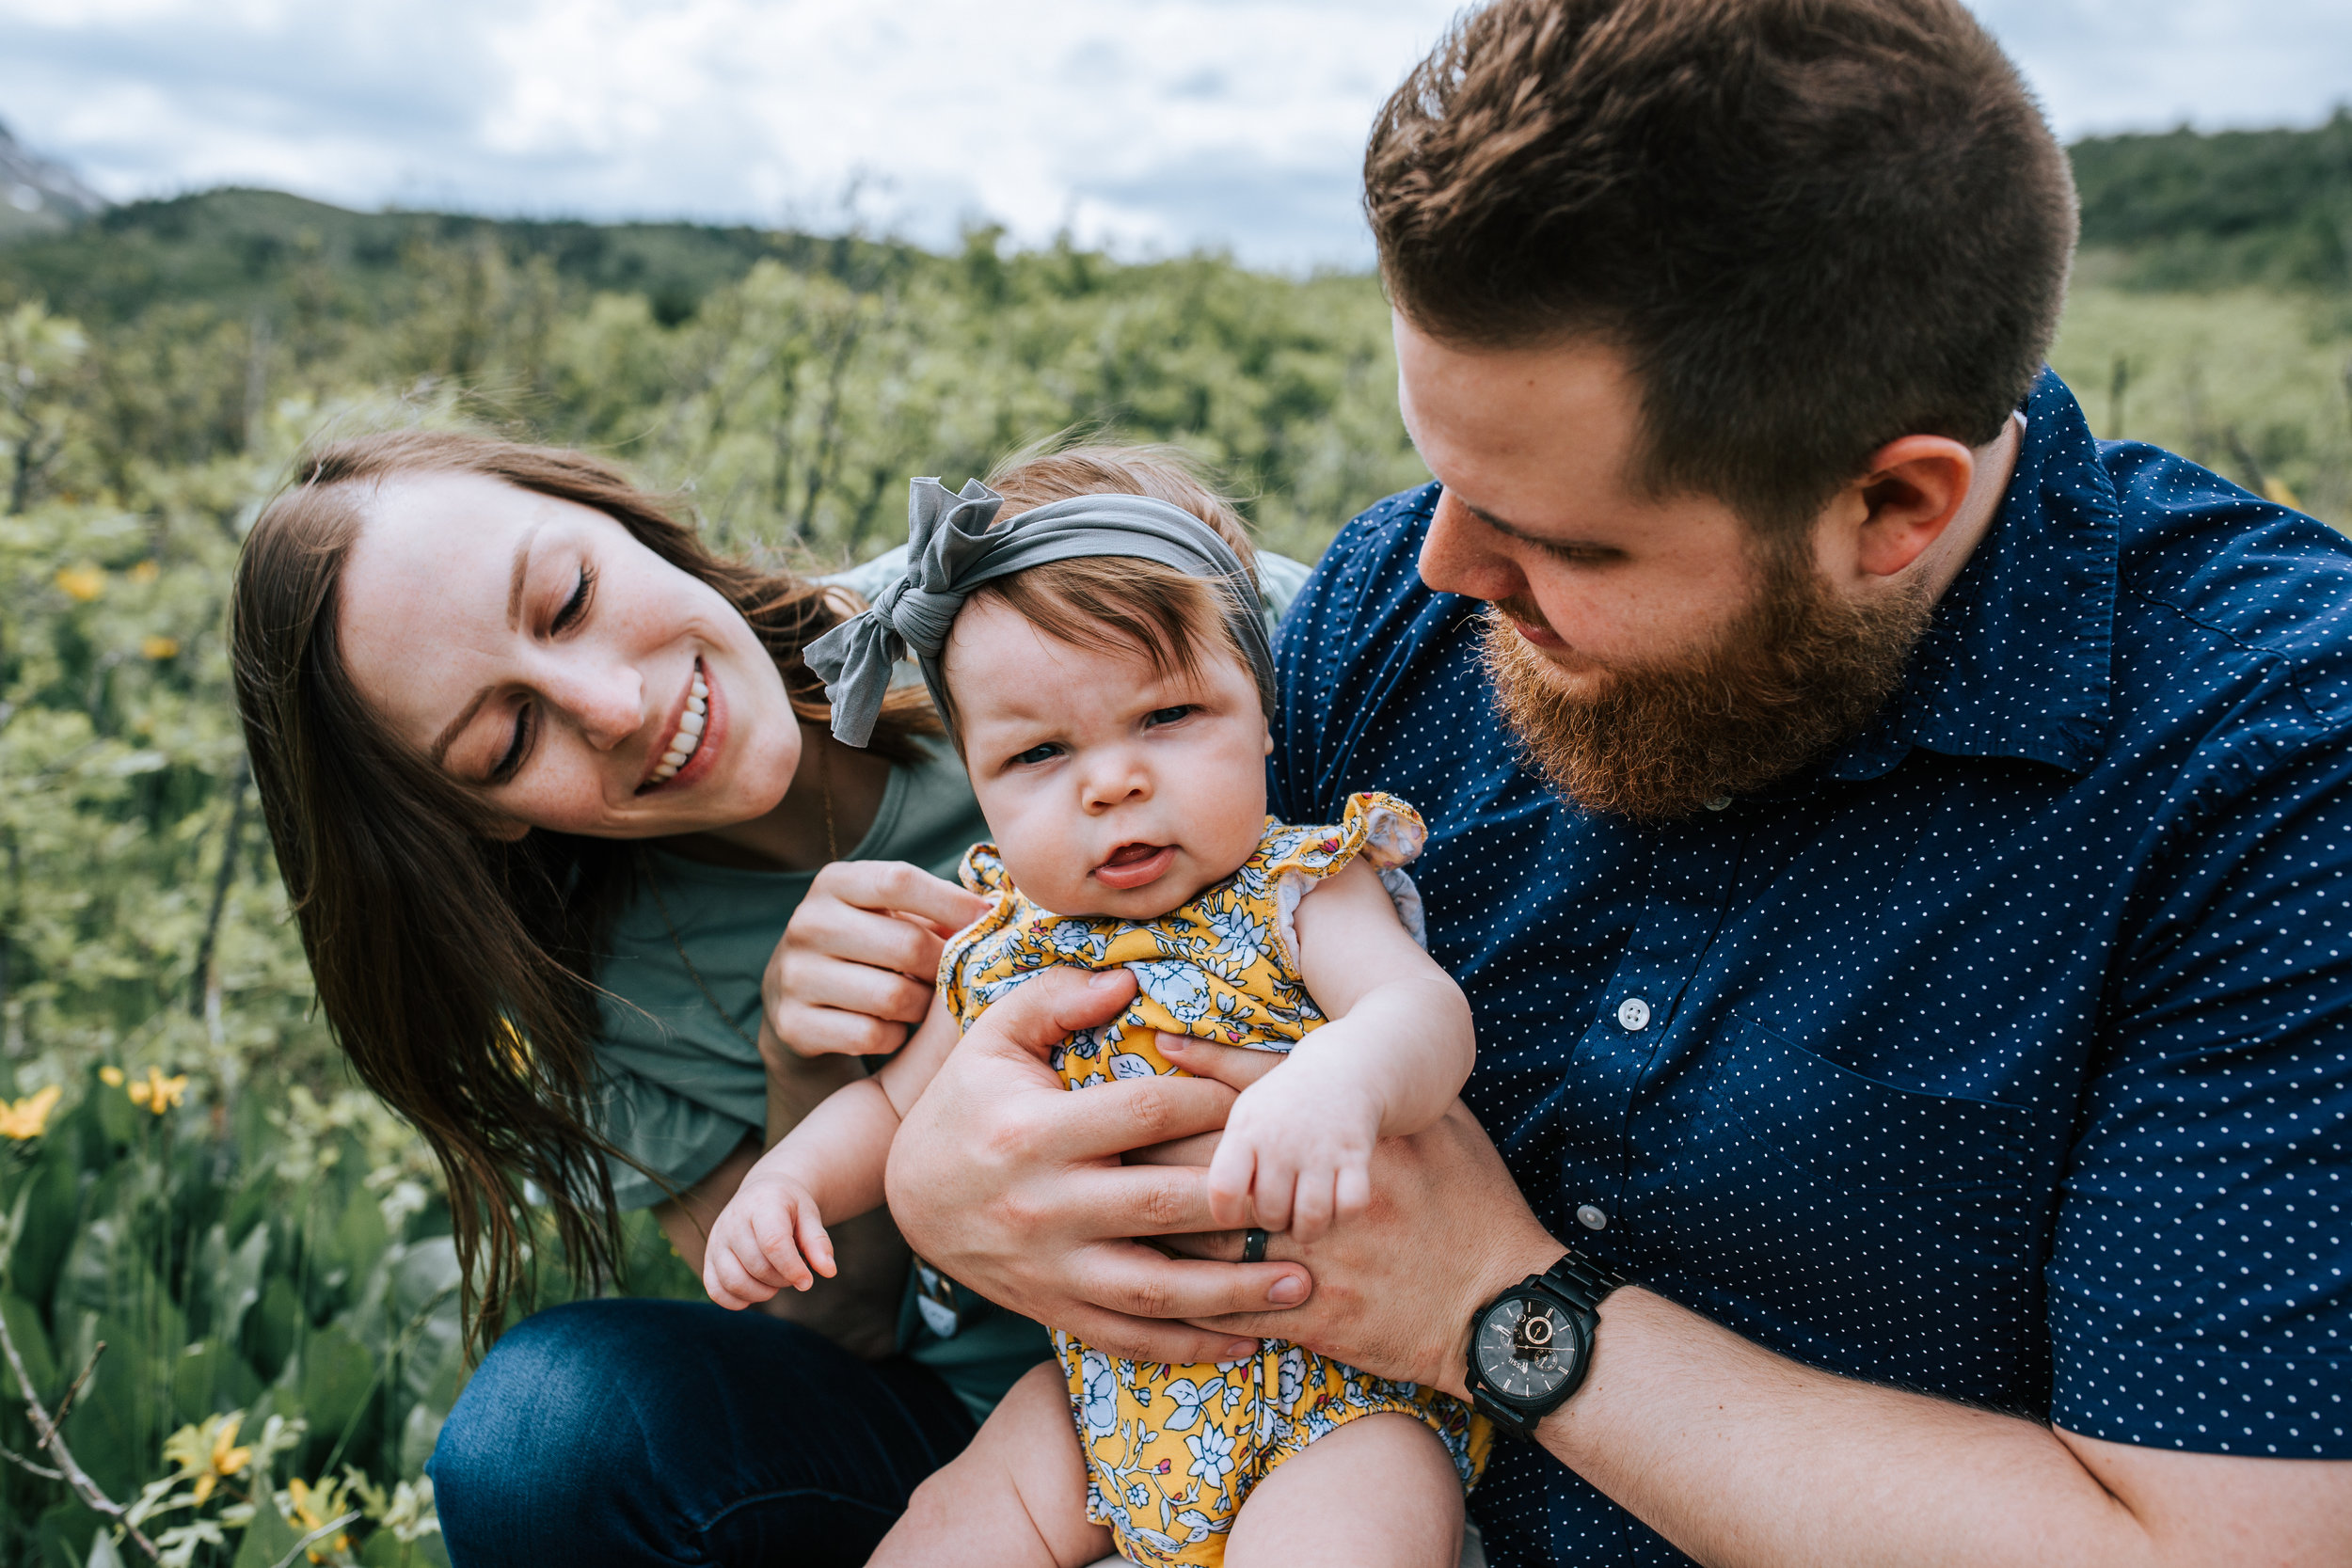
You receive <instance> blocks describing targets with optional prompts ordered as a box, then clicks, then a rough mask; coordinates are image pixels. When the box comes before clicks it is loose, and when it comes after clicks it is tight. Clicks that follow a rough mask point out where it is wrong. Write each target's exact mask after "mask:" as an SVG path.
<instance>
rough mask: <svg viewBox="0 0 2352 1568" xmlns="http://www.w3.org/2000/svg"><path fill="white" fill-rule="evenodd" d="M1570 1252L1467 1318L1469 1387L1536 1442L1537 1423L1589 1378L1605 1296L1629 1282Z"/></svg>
mask: <svg viewBox="0 0 2352 1568" xmlns="http://www.w3.org/2000/svg"><path fill="white" fill-rule="evenodd" d="M1626 1283H1627V1280H1626V1277H1625V1276H1624V1275H1621V1274H1618V1273H1617V1272H1616V1271H1615V1270H1613V1269H1611V1268H1609V1267H1608V1266H1607V1265H1606V1264H1602V1263H1598V1262H1596V1261H1594V1260H1593V1259H1590V1258H1581V1257H1579V1256H1578V1255H1577V1254H1575V1253H1573V1252H1571V1253H1569V1254H1567V1255H1566V1256H1565V1257H1564V1258H1562V1259H1560V1261H1558V1262H1557V1263H1554V1264H1553V1265H1552V1266H1551V1267H1550V1268H1549V1269H1547V1270H1545V1271H1544V1272H1543V1273H1542V1274H1531V1275H1528V1276H1527V1277H1526V1278H1525V1279H1523V1280H1521V1281H1520V1282H1519V1283H1518V1284H1517V1285H1514V1286H1512V1287H1511V1288H1510V1289H1509V1290H1507V1291H1503V1292H1502V1294H1501V1295H1499V1296H1497V1297H1495V1299H1494V1300H1492V1301H1490V1302H1488V1303H1487V1304H1486V1306H1484V1307H1480V1308H1479V1309H1478V1315H1477V1316H1476V1317H1475V1318H1472V1319H1471V1320H1470V1401H1471V1402H1472V1403H1474V1404H1475V1405H1477V1407H1478V1411H1479V1414H1481V1415H1483V1416H1485V1417H1486V1418H1487V1419H1488V1420H1490V1421H1492V1422H1494V1423H1495V1425H1497V1426H1499V1427H1501V1428H1502V1430H1503V1431H1505V1432H1508V1433H1513V1434H1514V1435H1516V1436H1519V1437H1524V1438H1527V1439H1529V1440H1530V1441H1531V1442H1532V1441H1533V1440H1534V1436H1535V1427H1536V1425H1537V1423H1539V1422H1540V1421H1542V1420H1543V1418H1545V1417H1547V1416H1549V1415H1550V1414H1551V1413H1552V1412H1553V1411H1555V1410H1557V1409H1559V1408H1560V1407H1561V1406H1562V1405H1563V1404H1565V1403H1566V1402H1567V1401H1568V1396H1569V1395H1570V1394H1573V1393H1575V1392H1576V1391H1577V1389H1579V1388H1580V1387H1581V1386H1583V1384H1584V1373H1585V1372H1586V1370H1589V1369H1590V1368H1591V1366H1592V1364H1593V1331H1594V1329H1595V1328H1596V1327H1597V1325H1598V1324H1599V1323H1600V1313H1599V1311H1598V1308H1599V1307H1600V1298H1601V1297H1603V1296H1605V1295H1607V1294H1608V1293H1609V1292H1610V1291H1613V1290H1615V1289H1616V1288H1617V1287H1618V1286H1620V1285H1623V1284H1626Z"/></svg>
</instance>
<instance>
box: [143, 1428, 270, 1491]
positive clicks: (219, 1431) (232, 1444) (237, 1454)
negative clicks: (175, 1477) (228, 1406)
mask: <svg viewBox="0 0 2352 1568" xmlns="http://www.w3.org/2000/svg"><path fill="white" fill-rule="evenodd" d="M244 1421H245V1412H244V1411H242V1410H239V1411H235V1412H233V1413H231V1414H230V1415H227V1416H208V1417H206V1418H205V1419H204V1424H203V1425H202V1426H187V1427H182V1428H181V1429H180V1430H179V1431H178V1432H175V1433H172V1434H171V1435H170V1436H168V1437H167V1438H165V1439H164V1457H165V1458H166V1459H167V1460H169V1461H170V1462H171V1463H172V1464H174V1465H178V1466H179V1467H180V1474H181V1475H182V1476H183V1477H185V1478H191V1479H193V1480H194V1481H195V1482H196V1487H195V1497H196V1506H197V1507H199V1508H202V1507H203V1506H204V1503H205V1499H207V1498H208V1497H211V1496H212V1495H213V1488H215V1486H218V1485H219V1484H220V1483H221V1482H222V1481H227V1480H229V1479H230V1477H232V1476H234V1475H237V1474H238V1473H239V1472H241V1471H243V1470H244V1468H245V1467H246V1465H249V1464H251V1463H252V1462H253V1449H251V1448H250V1447H247V1448H242V1449H241V1448H239V1447H237V1428H238V1427H239V1426H240V1425H242V1424H243V1423H244Z"/></svg>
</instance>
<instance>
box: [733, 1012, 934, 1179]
mask: <svg viewBox="0 0 2352 1568" xmlns="http://www.w3.org/2000/svg"><path fill="white" fill-rule="evenodd" d="M956 1036H957V1031H956V1021H955V1015H953V1014H952V1013H950V1012H948V1011H947V1009H946V1006H945V1005H944V1004H943V1003H941V1002H940V1001H938V1000H937V999H936V998H934V999H933V1000H932V1003H931V1010H930V1016H929V1017H927V1018H926V1019H924V1021H923V1024H922V1027H921V1028H919V1029H917V1030H916V1031H915V1032H914V1038H912V1039H910V1040H908V1041H907V1043H906V1048H905V1049H904V1050H902V1051H900V1052H899V1053H898V1054H897V1055H896V1056H894V1057H892V1058H891V1059H890V1061H889V1062H888V1063H886V1064H885V1065H884V1066H883V1067H882V1070H881V1071H880V1072H877V1073H876V1074H874V1076H873V1077H871V1078H862V1079H860V1080H858V1081H857V1082H856V1083H854V1084H850V1085H845V1086H843V1087H841V1088H838V1089H835V1090H834V1092H833V1093H832V1094H830V1095H827V1096H826V1097H825V1099H824V1100H823V1101H821V1102H820V1103H819V1104H818V1107H817V1108H816V1109H815V1110H813V1111H811V1112H810V1113H809V1114H808V1115H807V1116H806V1117H803V1119H802V1121H801V1124H800V1125H799V1126H798V1127H795V1128H794V1129H793V1130H792V1131H791V1132H790V1133H789V1134H788V1135H787V1136H786V1138H785V1140H784V1141H783V1142H782V1143H780V1144H778V1145H776V1147H775V1148H771V1149H770V1150H769V1151H768V1153H767V1154H766V1155H765V1156H764V1157H763V1158H762V1159H761V1160H760V1162H759V1164H757V1165H755V1166H754V1167H753V1170H752V1175H751V1177H750V1178H749V1179H747V1180H746V1182H745V1185H746V1186H747V1187H750V1186H753V1185H755V1184H756V1183H757V1181H758V1180H759V1179H760V1176H761V1173H762V1172H763V1171H767V1172H768V1173H769V1174H771V1175H773V1176H785V1177H787V1178H788V1179H790V1180H793V1181H795V1182H796V1183H798V1184H799V1185H800V1186H801V1187H802V1188H803V1190H804V1191H806V1192H807V1193H808V1195H809V1196H811V1197H814V1198H815V1199H816V1200H817V1206H818V1212H820V1213H821V1214H822V1215H823V1216H824V1220H825V1223H826V1224H828V1225H838V1224H840V1223H841V1222H842V1221H843V1220H847V1219H854V1218H856V1217H857V1216H858V1215H860V1214H863V1213H866V1212H868V1211H870V1210H874V1209H879V1208H881V1207H882V1171H883V1169H884V1168H885V1167H886V1166H887V1165H888V1164H889V1163H890V1140H891V1139H893V1138H895V1137H897V1136H898V1123H899V1122H900V1121H902V1120H904V1119H905V1117H906V1114H907V1112H908V1111H909V1110H911V1109H913V1107H914V1102H915V1101H917V1100H919V1099H921V1098H922V1095H923V1090H924V1088H925V1087H926V1086H927V1085H930V1081H931V1079H932V1077H933V1076H934V1075H935V1074H936V1073H937V1072H938V1071H939V1064H940V1063H942V1062H944V1061H946V1059H947V1053H948V1052H949V1051H951V1050H953V1049H954V1048H955V1043H956Z"/></svg>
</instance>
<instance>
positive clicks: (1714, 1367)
mask: <svg viewBox="0 0 2352 1568" xmlns="http://www.w3.org/2000/svg"><path fill="white" fill-rule="evenodd" d="M1539 1435H1540V1437H1541V1439H1542V1441H1543V1444H1544V1447H1545V1448H1547V1449H1549V1450H1550V1451H1551V1452H1552V1453H1553V1454H1554V1455H1555V1456H1556V1457H1557V1458H1558V1459H1559V1460H1560V1461H1561V1463H1563V1464H1565V1465H1568V1466H1569V1467H1570V1468H1571V1469H1573V1470H1575V1471H1576V1472H1577V1473H1578V1474H1579V1475H1581V1476H1582V1477H1583V1478H1584V1479H1585V1480H1587V1481H1591V1482H1592V1483H1593V1484H1594V1485H1595V1486H1597V1487H1598V1488H1600V1490H1601V1491H1603V1492H1605V1493H1607V1494H1608V1495H1609V1496H1610V1497H1613V1498H1614V1499H1615V1500H1616V1501H1617V1502H1618V1503H1620V1504H1622V1505H1623V1506H1624V1507H1625V1508H1626V1509H1628V1510H1629V1511H1630V1512H1631V1513H1634V1514H1636V1515H1637V1516H1639V1517H1640V1518H1641V1519H1642V1520H1643V1521H1644V1522H1645V1523H1646V1524H1647V1525H1649V1527H1650V1528H1653V1529H1655V1530H1657V1531H1658V1532H1659V1533H1661V1535H1664V1536H1665V1537H1666V1538H1667V1539H1668V1540H1670V1541H1672V1542H1673V1543H1674V1544H1676V1545H1677V1546H1679V1547H1680V1548H1681V1549H1682V1550H1683V1551H1685V1552H1688V1553H1689V1554H1690V1555H1691V1556H1692V1557H1694V1558H1696V1559H1698V1560H1700V1561H1702V1562H1708V1563H1716V1564H1723V1565H1724V1568H1767V1565H1770V1568H1778V1565H1782V1564H1787V1565H1789V1568H1798V1565H1804V1568H1837V1565H1843V1564H1856V1565H1860V1564H1872V1565H1883V1564H1887V1563H1904V1564H1913V1563H1918V1564H1937V1563H1950V1564H1953V1565H1954V1568H1963V1565H1964V1568H2006V1565H2008V1564H2012V1563H2013V1564H2018V1565H2020V1568H2026V1565H2032V1568H2042V1565H2046V1564H2052V1563H2066V1564H2086V1565H2090V1564H2096V1565H2102V1568H2104V1565H2107V1564H2114V1565H2117V1568H2122V1565H2125V1564H2130V1565H2134V1568H2139V1565H2154V1564H2169V1563H2174V1562H2178V1563H2183V1564H2185V1563H2189V1562H2201V1561H2211V1560H2218V1559H2213V1558H2210V1557H2207V1556H2204V1555H2201V1553H2202V1551H2203V1548H2202V1546H2201V1545H2200V1544H2197V1543H2191V1542H2184V1541H2174V1542H2172V1543H2170V1544H2169V1546H2168V1544H2166V1543H2163V1542H2160V1541H2158V1540H2157V1539H2155V1538H2154V1537H2153V1536H2152V1534H2151V1533H2150V1531H2149V1529H2148V1528H2146V1526H2145V1524H2144V1523H2143V1521H2142V1520H2141V1519H2140V1518H2138V1517H2137V1515H2135V1514H2134V1513H2132V1512H2131V1510H2129V1509H2128V1508H2126V1507H2125V1506H2124V1505H2123V1504H2122V1502H2121V1501H2119V1500H2118V1498H2117V1497H2115V1496H2114V1495H2112V1494H2110V1493H2109V1492H2108V1491H2107V1490H2106V1487H2104V1486H2103V1485H2102V1484H2101V1482H2100V1481H2099V1480H2098V1479H2097V1478H2096V1477H2094V1476H2093V1475H2092V1474H2091V1472H2090V1470H2088V1469H2087V1468H2085V1466H2084V1465H2083V1464H2082V1463H2081V1461H2080V1460H2079V1459H2077V1457H2076V1456H2075V1454H2074V1451H2073V1450H2072V1449H2070V1448H2069V1447H2068V1446H2067V1444H2066V1443H2065V1442H2063V1441H2061V1440H2060V1438H2059V1437H2058V1434H2057V1433H2054V1432H2053V1431H2052V1430H2051V1429H2050V1428H2048V1427H2046V1426H2042V1425H2038V1424H2036V1423H2034V1422H2031V1421H2026V1420H2021V1419H2018V1418H2014V1417H2010V1416H2001V1415H1995V1414H1993V1413H1991V1412H1988V1411H1982V1410H1976V1409H1972V1408H1969V1407H1967V1406H1965V1405H1959V1404H1953V1403H1950V1402H1946V1401H1942V1400H1937V1399H1931V1398H1929V1397H1927V1396H1925V1395H1920V1394H1913V1393H1906V1392H1903V1391H1900V1390H1897V1389H1891V1388H1883V1387H1880V1386H1875V1385H1871V1384H1867V1383H1860V1382H1856V1381H1853V1380H1851V1379H1849V1378H1841V1377H1837V1376H1835V1375H1833V1374H1831V1373H1828V1372H1823V1371H1820V1370H1815V1369H1812V1368H1809V1367H1804V1366H1801V1365H1799V1364H1798V1363H1796V1362H1793V1361H1789V1360H1787V1359H1785V1358H1783V1357H1781V1356H1777V1355H1774V1354H1771V1353H1770V1352H1768V1351H1765V1350H1763V1349H1761V1348H1759V1347H1758V1346H1756V1345H1755V1344H1752V1343H1750V1342H1749V1341H1748V1340H1745V1339H1742V1338H1740V1337H1739V1336H1738V1335H1736V1334H1733V1333H1731V1332H1730V1331H1728V1330H1726V1329H1724V1328H1723V1327H1722V1326H1720V1325H1719V1324H1716V1323H1712V1322H1709V1321H1708V1319H1706V1318H1703V1317H1700V1316H1699V1315H1697V1314H1696V1313H1693V1312H1690V1311H1687V1310H1685V1309H1684V1308H1682V1307H1677V1306H1676V1305H1675V1304H1674V1303H1672V1302H1670V1301H1667V1300H1665V1299H1664V1298H1662V1297H1660V1296H1657V1295H1653V1294H1651V1293H1649V1292H1648V1291H1642V1290H1640V1289H1638V1288H1629V1289H1627V1290H1623V1291H1618V1292H1616V1293H1615V1294H1613V1295H1612V1296H1610V1297H1609V1298H1608V1299H1607V1300H1606V1301H1605V1302H1603V1303H1602V1304H1601V1326H1600V1331H1599V1334H1598V1336H1597V1341H1596V1347H1595V1353H1594V1359H1593V1367H1592V1371H1591V1374H1590V1376H1589V1377H1588V1379H1587V1380H1586V1382H1585V1385H1584V1386H1583V1387H1582V1389H1581V1390H1580V1391H1579V1392H1578V1394H1577V1395H1576V1397H1575V1398H1574V1399H1572V1400H1570V1401H1569V1402H1567V1404H1565V1406H1563V1407H1562V1408H1561V1409H1560V1410H1559V1411H1558V1412H1556V1413H1555V1414H1553V1415H1552V1416H1551V1417H1550V1418H1548V1419H1547V1420H1546V1421H1545V1423H1544V1425H1543V1426H1542V1428H1541V1429H1540V1432H1539ZM2169 1457H2177V1458H2178V1459H2181V1460H2185V1461H2191V1462H2194V1461H2201V1460H2207V1459H2211V1458H2214V1457H2215V1456H2206V1455H2196V1456H2187V1455H2183V1456H2169ZM2224 1463H2227V1462H2226V1461H2225V1462H2224ZM2242 1463H2253V1462H2242ZM2215 1501H2216V1502H2217V1504H2218V1503H2220V1502H2221V1501H2223V1499H2221V1498H2218V1497H2217V1498H2216V1499H2215ZM2246 1560H2254V1559H2246ZM2262 1560H2280V1561H2282V1560H2292V1559H2284V1558H2265V1559H2262Z"/></svg>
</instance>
